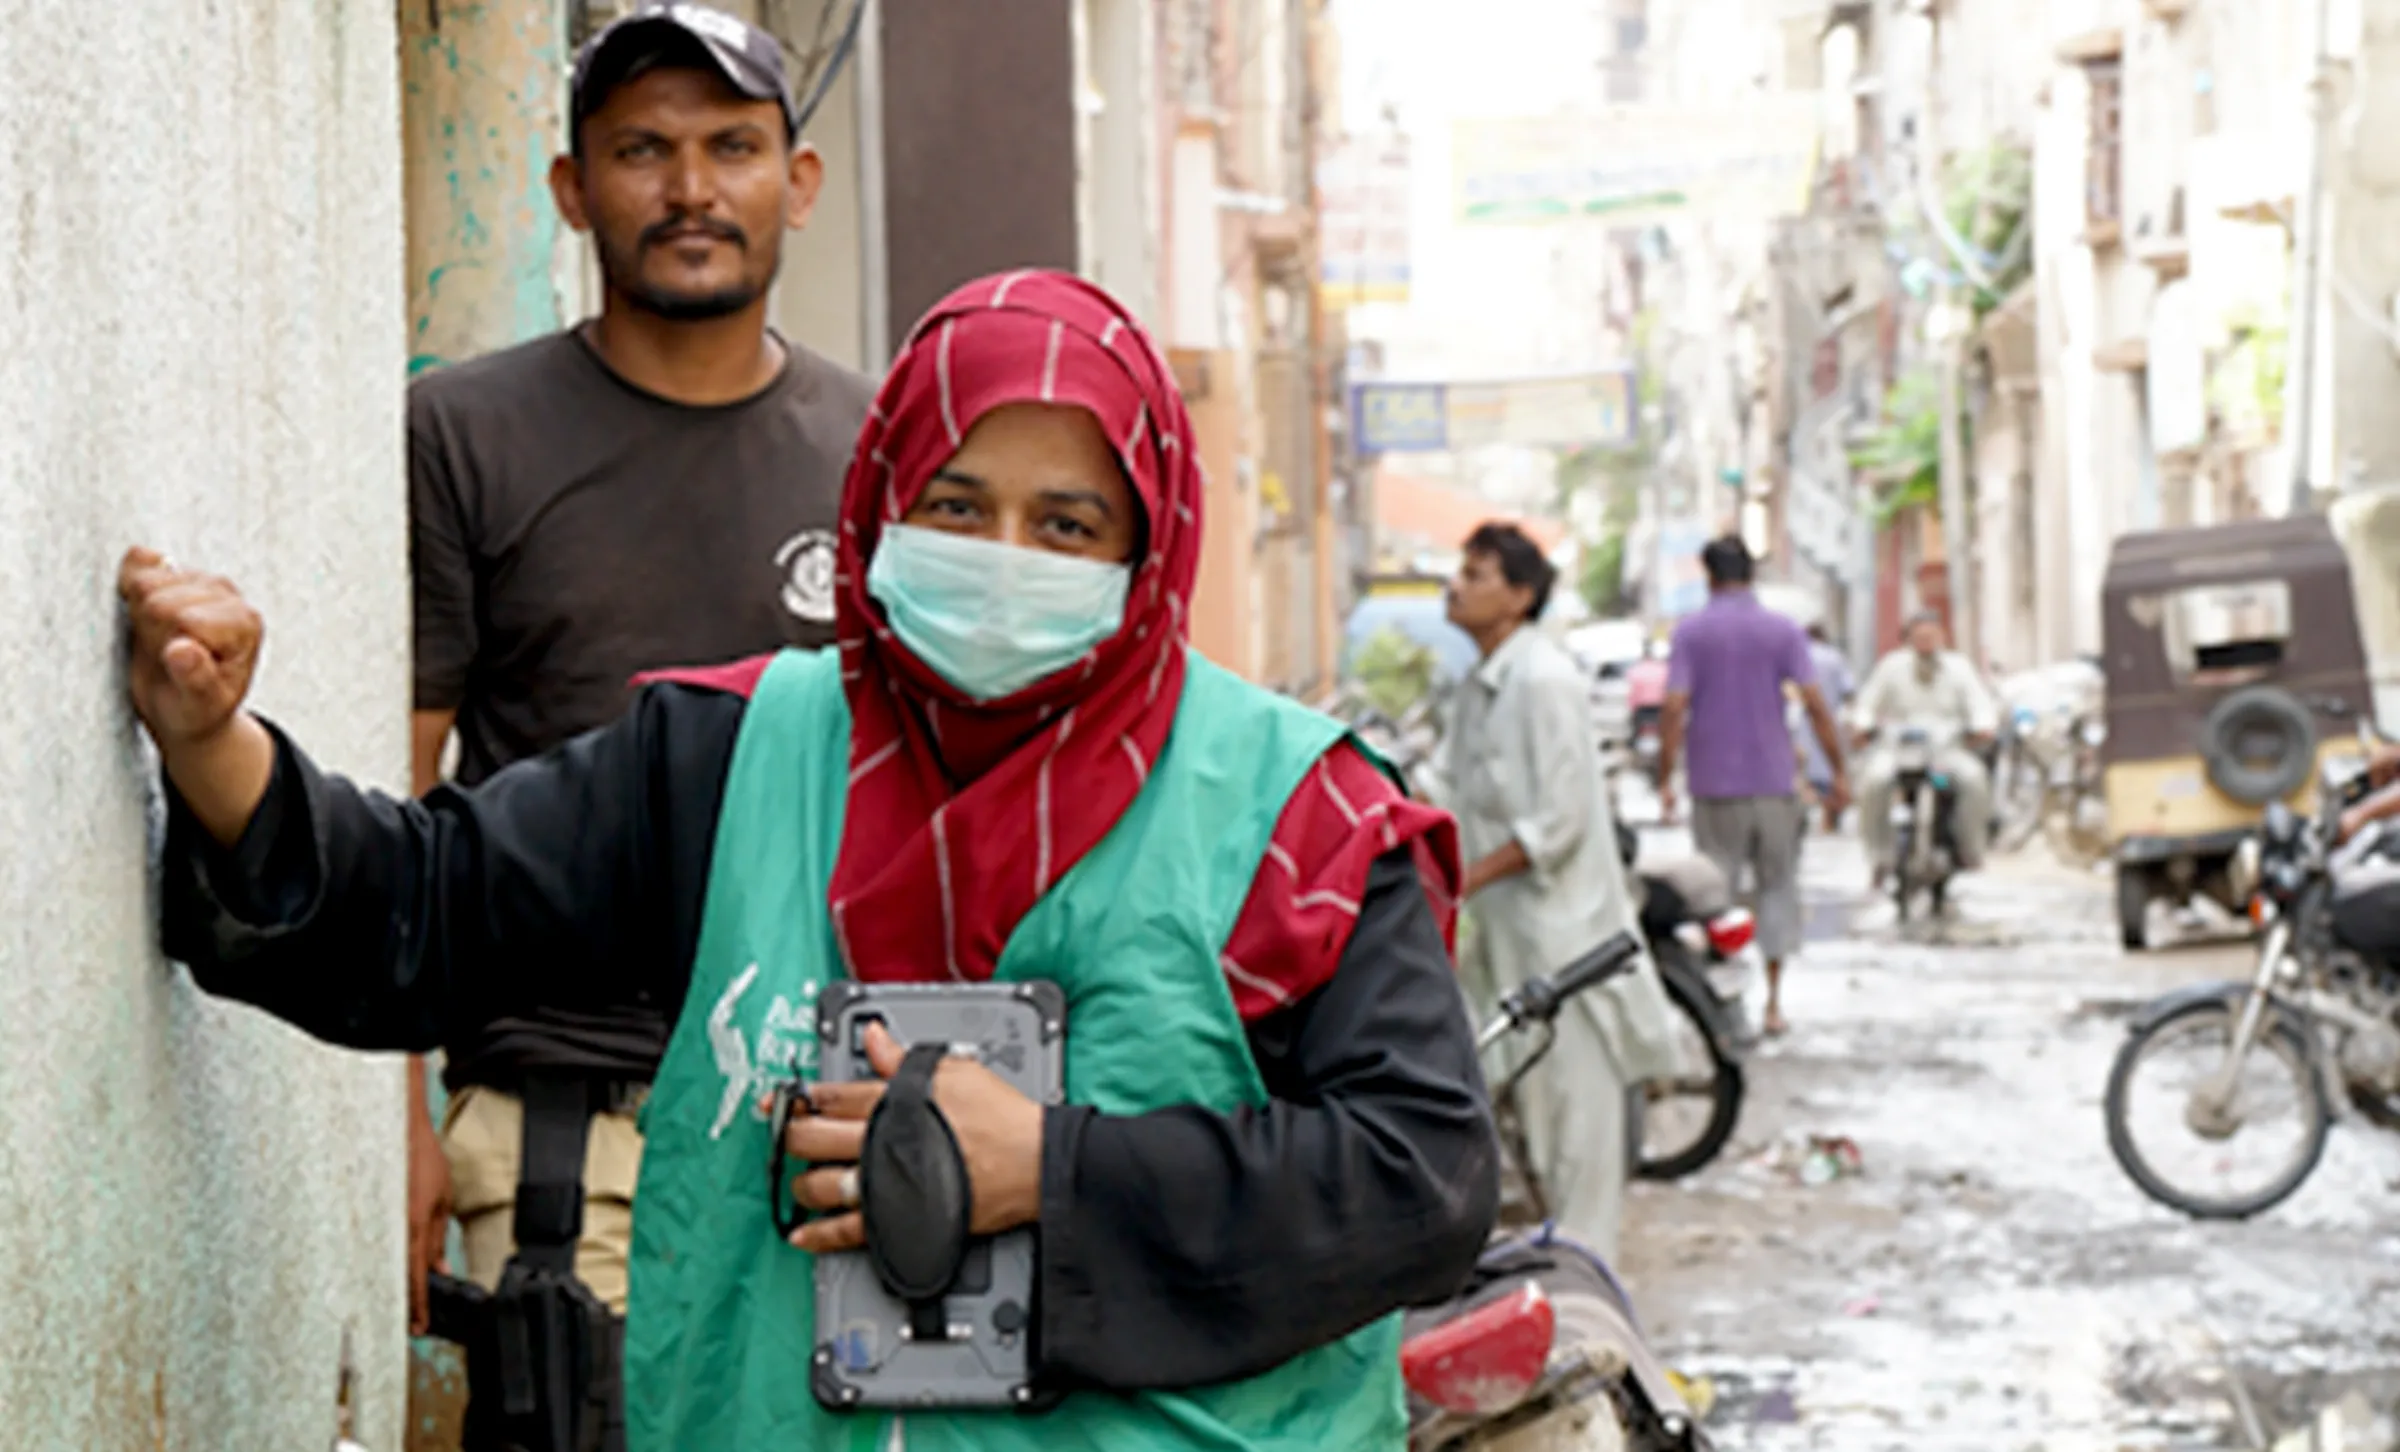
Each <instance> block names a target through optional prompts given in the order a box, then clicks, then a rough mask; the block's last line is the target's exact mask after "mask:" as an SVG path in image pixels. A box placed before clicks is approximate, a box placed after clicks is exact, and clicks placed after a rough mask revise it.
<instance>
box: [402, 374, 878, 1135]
mask: <svg viewBox="0 0 2400 1452" xmlns="http://www.w3.org/2000/svg"><path fill="white" fill-rule="evenodd" d="M785 346H786V349H787V353H788V359H787V361H786V363H785V365H784V368H783V371H782V373H781V374H780V375H778V376H777V378H776V379H775V381H774V382H773V383H772V384H770V385H768V387H767V388H766V389H764V390H763V391H761V392H760V393H758V394H756V395H754V396H752V397H751V398H748V399H745V400H743V401H741V402H739V403H731V404H725V405H722V406H718V407H707V408H696V407H691V406H688V405H684V404H678V403H672V402H669V401H667V400H666V399H663V398H659V397H658V396H656V395H654V394H650V393H646V392H644V391H642V390H641V389H638V388H635V387H634V386H633V385H631V384H629V383H627V382H626V381H625V380H623V379H622V378H619V377H618V376H617V375H616V374H614V373H612V372H610V371H609V369H608V368H607V367H606V365H604V364H603V363H602V362H601V361H600V358H599V356H598V355H597V354H596V353H594V352H593V351H592V348H591V346H590V344H588V343H587V342H586V341H585V340H584V338H583V337H582V335H581V333H580V331H569V332H564V333H558V334H553V335H552V336H549V337H545V338H540V339H536V340H535V341H533V342H530V343H525V344H522V345H520V346H518V347H515V348H511V349H508V350H507V351H505V352H501V353H495V354H492V355H490V356H488V357H484V358H479V359H476V360H474V361H472V362H468V363H462V364H459V365H457V366H455V367H451V368H445V369H442V370H440V371H438V372H434V373H429V374H426V375H424V376H422V377H420V378H418V379H416V380H415V381H414V382H413V383H411V385H410V387H409V395H408V447H409V513H410V535H411V541H412V544H411V550H410V556H411V562H412V568H413V573H414V577H415V584H416V706H417V709H419V710H455V711H456V712H457V713H458V738H459V760H458V771H457V779H458V780H459V782H460V783H462V784H464V785H470V786H471V785H474V784H475V783H477V782H480V781H482V780H484V779H485V778H487V777H489V776H491V775H492V774H493V773H495V772H497V771H499V770H500V769H501V768H502V767H505V766H507V765H509V764H510V763H512V762H515V761H520V760H523V759H524V758H526V757H529V756H535V755H539V754H540V753H542V752H544V751H547V750H549V749H550V748H552V747H554V746H556V745H558V744H560V743H561V742H563V741H565V740H567V739H568V738H569V737H572V736H575V735H579V734H580V733H582V732H585V731H589V730H591V729H592V728H594V727H597V726H602V725H605V724H607V723H608V722H609V721H611V720H613V719H615V717H616V716H617V715H618V714H619V713H620V712H621V711H622V710H623V709H624V708H625V706H626V705H627V704H628V703H629V702H630V700H631V699H632V694H631V690H630V686H629V683H630V681H631V679H632V677H633V676H635V675H636V674H638V673H640V672H642V671H646V670H654V669H658V668H660V667H663V666H673V665H712V664H716V663H719V662H723V661H729V660H738V659H740V658H742V657H744V656H749V655H757V654H759V653H761V652H765V651H771V650H774V649H777V648H779V647H781V646H786V645H798V646H809V647H814V646H821V645H824V644H826V643H828V642H829V641H830V640H831V639H832V638H833V541H834V530H835V528H836V509H837V507H838V504H839V501H840V498H841V485H842V473H843V470H844V469H845V468H847V466H848V464H849V461H850V452H851V448H852V446H853V445H854V444H855V443H856V442H857V438H858V430H859V425H860V423H861V421H862V420H863V419H864V418H865V416H866V410H867V404H868V401H869V399H870V397H871V396H872V393H873V387H872V385H871V384H869V383H868V381H867V380H866V379H865V378H862V377H860V376H859V375H857V374H855V373H852V372H850V371H849V370H848V369H845V368H842V367H840V366H839V365H837V364H834V363H832V362H830V361H828V360H827V359H825V358H822V357H819V356H818V355H816V354H814V353H811V352H809V351H808V350H806V349H804V348H801V347H798V346H797V345H793V344H789V343H787V344H786V345H785ZM678 1007H679V1005H674V1004H666V1005H651V1006H650V1007H649V1008H648V1010H646V1011H645V1013H644V1014H643V1015H642V1016H641V1018H640V1019H639V1021H633V1020H625V1021H617V1020H608V1021H599V1020H594V1019H592V1018H591V1017H590V1016H588V1015H581V1014H576V1015H547V1014H546V1015H542V1016H540V1017H538V1018H527V1019H523V1020H515V1019H512V1020H506V1021H503V1022H501V1023H498V1024H494V1025H492V1026H491V1028H490V1029H489V1030H488V1031H486V1032H484V1033H482V1034H480V1035H477V1036H474V1037H472V1038H471V1039H470V1041H469V1042H465V1043H459V1044H454V1045H452V1046H451V1050H450V1069H449V1075H448V1077H449V1079H450V1081H451V1083H452V1084H453V1086H454V1087H456V1086H458V1085H460V1084H469V1083H501V1084H506V1083H507V1082H508V1081H509V1080H510V1079H511V1078H512V1077H513V1076H514V1073H515V1072H516V1071H521V1070H523V1069H526V1068H536V1067H540V1068H576V1069H590V1070H593V1071H596V1072H605V1073H611V1074H622V1075H624V1076H626V1077H634V1078H646V1077H648V1075H649V1073H650V1072H651V1070H652V1069H653V1068H655V1066H656V1064H657V1061H658V1058H659V1055H660V1054H661V1053H662V1052H663V1051H664V1049H665V1044H666V1024H667V1023H668V1021H670V1020H671V1019H672V1017H673V1016H674V1013H675V1011H676V1009H677V1008H678Z"/></svg>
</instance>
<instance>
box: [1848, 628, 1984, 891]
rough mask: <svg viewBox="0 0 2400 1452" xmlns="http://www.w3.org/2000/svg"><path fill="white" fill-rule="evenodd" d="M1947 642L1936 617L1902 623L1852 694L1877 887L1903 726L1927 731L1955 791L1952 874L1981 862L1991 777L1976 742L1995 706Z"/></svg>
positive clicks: (1887, 847)
mask: <svg viewBox="0 0 2400 1452" xmlns="http://www.w3.org/2000/svg"><path fill="white" fill-rule="evenodd" d="M1948 645H1949V641H1948V638H1947V636H1946V634H1945V632H1944V631H1943V629H1942V618H1941V617H1940V616H1938V615H1935V614H1933V613H1932V612H1930V611H1922V612H1919V613H1918V614H1917V615H1915V616H1913V617H1911V618H1910V620H1909V622H1908V640H1907V643H1906V644H1904V645H1902V646H1901V647H1900V648H1899V649H1898V650H1895V651H1893V652H1892V653H1891V654H1889V655H1887V656H1885V657H1884V658H1883V659H1882V660H1879V661H1877V662H1876V663H1875V669H1874V670H1872V671H1870V672H1868V674H1867V684H1866V686H1865V688H1864V689H1862V690H1860V691H1859V693H1858V704H1857V706H1856V712H1855V714H1856V724H1857V727H1858V744H1859V748H1860V749H1861V750H1863V751H1866V752H1867V760H1866V766H1865V768H1864V770H1863V771H1862V772H1861V773H1860V778H1861V781H1860V785H1861V788H1862V791H1861V794H1860V798H1859V806H1860V809H1861V818H1862V832H1863V834H1864V836H1865V837H1866V842H1867V861H1868V862H1869V863H1871V864H1873V871H1874V886H1875V888H1876V890H1878V891H1880V890H1882V887H1883V885H1884V883H1885V881H1886V880H1887V879H1888V877H1889V875H1890V873H1891V870H1892V866H1893V862H1892V842H1893V838H1892V782H1893V779H1894V778H1895V777H1896V776H1897V775H1898V772H1897V770H1896V769H1895V766H1894V763H1893V760H1892V738H1893V737H1894V736H1895V735H1897V734H1898V733H1899V732H1900V731H1901V729H1902V728H1904V727H1910V726H1916V727H1921V728H1923V729H1924V730H1926V731H1927V732H1929V733H1930V734H1931V735H1932V738H1933V742H1934V746H1935V754H1934V766H1935V768H1936V769H1938V770H1939V771H1941V772H1942V773H1944V774H1945V775H1947V776H1948V777H1949V778H1950V782H1951V785H1952V787H1953V789H1954V790H1955V791H1956V792H1957V793H1958V796H1957V805H1956V811H1957V817H1956V819H1955V822H1956V826H1957V833H1956V836H1957V840H1956V841H1955V842H1954V843H1953V844H1952V846H1953V848H1954V849H1955V850H1956V852H1957V853H1958V869H1959V871H1961V872H1973V871H1975V870H1976V869H1977V868H1979V867H1981V866H1983V852H1984V848H1985V847H1986V846H1988V845H1989V844H1990V842H1991V840H1992V777H1991V773H1990V772H1988V771H1986V770H1985V769H1984V765H1983V747H1984V744H1985V743H1987V742H1989V741H1990V740H1991V739H1992V734H1993V733H1994V732H1995V731H1997V730H1998V729H1999V727H2000V707H1999V703H1998V702H1996V701H1994V700H1993V699H1992V693H1991V692H1990V691H1989V690H1988V689H1986V688H1985V686H1984V683H1983V677H1982V676H1981V675H1979V674H1978V673H1977V672H1976V670H1975V667H1974V666H1973V665H1972V664H1970V663H1969V662H1968V660H1967V658H1966V657H1965V656H1964V655H1961V654H1959V653H1958V652H1957V651H1954V650H1951V649H1949V648H1948ZM1870 740H1872V741H1873V743H1874V745H1873V746H1872V747H1869V746H1868V744H1867V743H1868V742H1869V741H1870Z"/></svg>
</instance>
